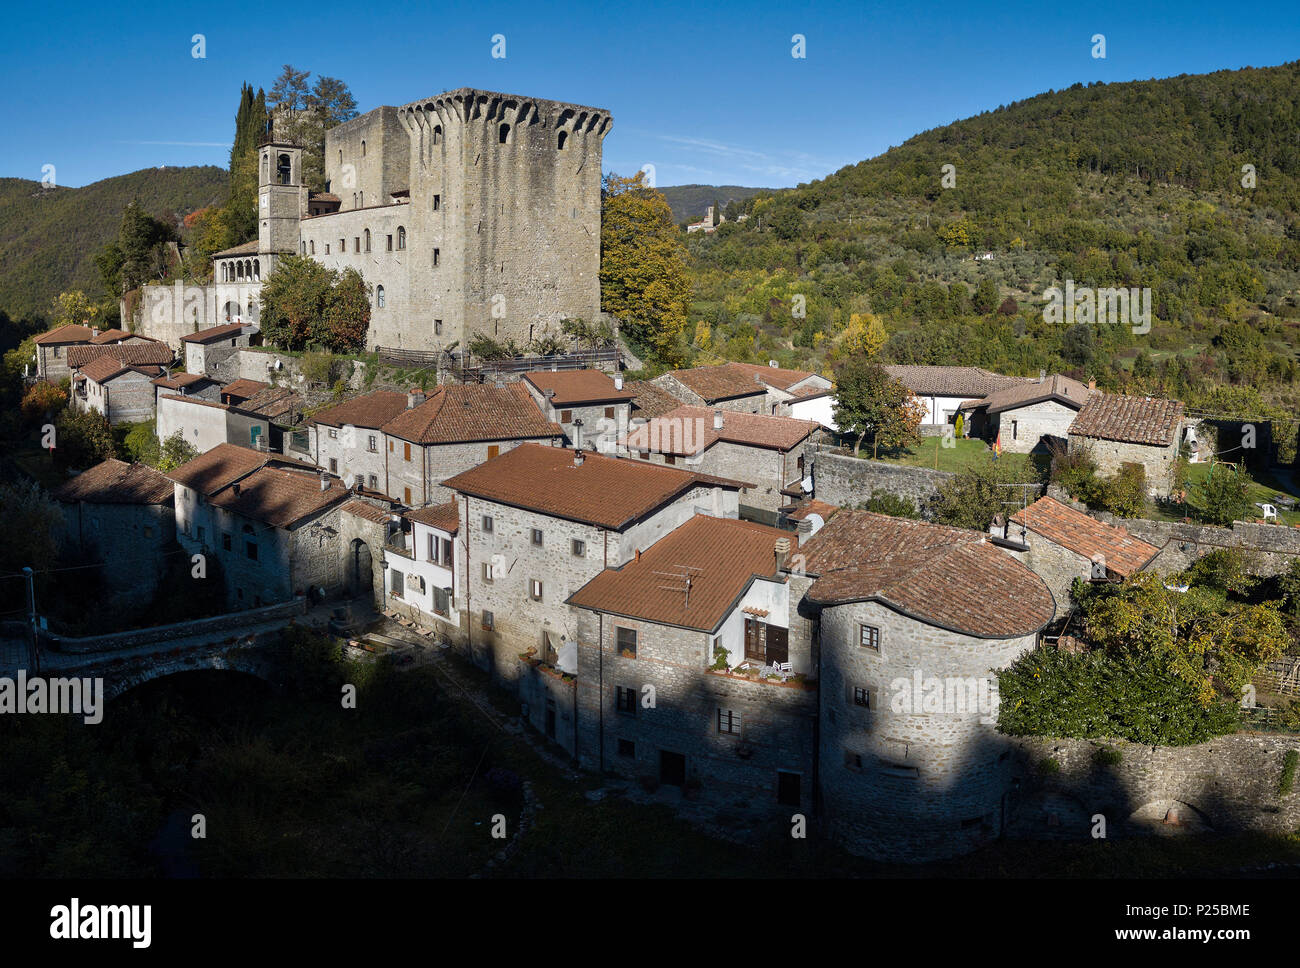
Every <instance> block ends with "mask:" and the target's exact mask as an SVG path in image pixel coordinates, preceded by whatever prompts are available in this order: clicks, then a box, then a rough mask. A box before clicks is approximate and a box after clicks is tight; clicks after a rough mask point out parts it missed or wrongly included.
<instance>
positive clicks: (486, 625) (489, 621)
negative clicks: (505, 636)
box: [480, 609, 496, 632]
mask: <svg viewBox="0 0 1300 968" xmlns="http://www.w3.org/2000/svg"><path fill="white" fill-rule="evenodd" d="M480 624H481V625H482V626H483V631H484V632H491V631H492V630H493V629H494V628H496V620H495V619H493V617H492V613H491V612H489V611H488V610H487V609H484V610H483V621H482V622H481V623H480Z"/></svg>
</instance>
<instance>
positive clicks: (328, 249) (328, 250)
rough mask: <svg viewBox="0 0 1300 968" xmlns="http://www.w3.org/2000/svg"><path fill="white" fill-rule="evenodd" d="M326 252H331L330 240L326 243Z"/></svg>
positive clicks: (327, 253)
mask: <svg viewBox="0 0 1300 968" xmlns="http://www.w3.org/2000/svg"><path fill="white" fill-rule="evenodd" d="M325 254H326V255H329V254H330V244H329V243H328V242H326V243H325Z"/></svg>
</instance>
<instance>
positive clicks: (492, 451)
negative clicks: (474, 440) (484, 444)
mask: <svg viewBox="0 0 1300 968" xmlns="http://www.w3.org/2000/svg"><path fill="white" fill-rule="evenodd" d="M500 456H501V445H500V444H488V460H491V459H492V458H493V457H500Z"/></svg>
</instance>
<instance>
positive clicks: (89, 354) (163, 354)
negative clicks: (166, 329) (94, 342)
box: [68, 340, 174, 370]
mask: <svg viewBox="0 0 1300 968" xmlns="http://www.w3.org/2000/svg"><path fill="white" fill-rule="evenodd" d="M101 356H111V357H112V358H113V359H115V360H119V361H121V362H122V363H125V364H126V365H127V366H170V365H171V362H172V359H173V357H174V355H173V353H172V351H171V347H170V346H168V345H167V344H166V343H161V342H155V341H153V340H150V341H147V342H143V343H135V342H132V343H104V344H102V345H99V346H90V345H85V346H73V347H72V348H70V349H69V350H68V366H70V367H72V368H73V369H74V370H75V369H79V368H80V367H83V366H85V365H86V364H87V363H89V362H90V361H91V360H97V359H99V358H100V357H101Z"/></svg>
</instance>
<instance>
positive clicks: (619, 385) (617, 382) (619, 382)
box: [614, 373, 623, 390]
mask: <svg viewBox="0 0 1300 968" xmlns="http://www.w3.org/2000/svg"><path fill="white" fill-rule="evenodd" d="M614 389H615V390H622V389H623V374H621V373H620V374H618V376H616V377H614Z"/></svg>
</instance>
